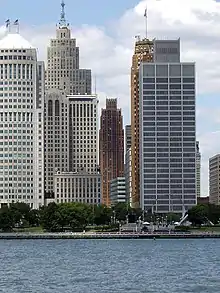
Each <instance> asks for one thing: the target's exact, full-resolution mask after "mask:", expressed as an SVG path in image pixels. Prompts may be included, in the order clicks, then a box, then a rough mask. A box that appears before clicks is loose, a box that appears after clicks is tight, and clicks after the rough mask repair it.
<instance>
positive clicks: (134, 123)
mask: <svg viewBox="0 0 220 293" xmlns="http://www.w3.org/2000/svg"><path fill="white" fill-rule="evenodd" d="M141 62H153V42H152V41H150V40H149V39H147V38H145V39H142V40H141V39H140V38H139V37H138V38H137V40H136V42H135V49H134V55H133V57H132V67H131V160H132V206H133V207H139V205H140V187H139V186H140V172H139V168H140V167H139V67H140V64H141Z"/></svg>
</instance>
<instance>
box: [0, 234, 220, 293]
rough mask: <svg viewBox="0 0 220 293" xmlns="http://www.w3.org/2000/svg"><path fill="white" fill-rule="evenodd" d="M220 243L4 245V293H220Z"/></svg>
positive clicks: (0, 285)
mask: <svg viewBox="0 0 220 293" xmlns="http://www.w3.org/2000/svg"><path fill="white" fill-rule="evenodd" d="M219 243H220V241H219V240H211V239H201V240H190V239H188V240H157V241H153V240H11V241H10V240H7V241H4V240H1V241H0V262H1V266H0V276H1V278H0V292H3V293H6V292H7V293H29V292H30V293H35V292H36V293H51V292H55V293H64V292H65V293H73V292H74V293H105V292H106V293H126V292H128V293H157V292H158V293H177V292H181V293H186V292H189V293H209V292H210V293H215V292H216V293H219V292H220V279H219V274H220V245H219Z"/></svg>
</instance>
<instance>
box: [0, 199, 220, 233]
mask: <svg viewBox="0 0 220 293" xmlns="http://www.w3.org/2000/svg"><path fill="white" fill-rule="evenodd" d="M180 217H181V215H177V214H174V213H169V214H166V215H159V214H152V213H150V211H149V212H143V211H142V210H141V209H132V208H131V207H130V206H128V205H127V204H125V203H119V204H117V205H116V206H114V207H111V208H109V207H107V206H104V205H89V204H84V203H61V204H56V203H50V204H49V205H48V206H43V207H41V208H40V209H39V210H32V209H30V207H29V205H27V204H25V203H13V204H11V205H9V206H3V207H2V208H1V209H0V232H2V233H16V235H17V234H19V233H20V234H24V233H25V234H26V233H28V234H30V235H36V234H37V235H47V234H48V233H64V232H67V233H69V234H68V235H70V236H71V235H72V234H71V233H73V232H83V234H82V233H81V234H82V235H84V236H85V235H88V233H90V234H92V233H96V234H98V233H102V234H103V233H105V232H106V233H110V232H111V233H113V234H114V235H115V234H116V233H118V232H119V231H121V229H120V228H121V227H122V226H123V225H124V224H127V223H134V224H135V223H139V224H140V223H141V222H142V223H143V222H149V223H152V224H153V225H156V226H158V227H159V226H160V227H163V228H166V227H168V226H169V225H171V226H172V229H168V228H167V229H166V230H170V231H169V233H168V234H167V233H162V234H163V235H165V236H166V237H170V234H172V235H173V233H175V235H176V234H178V235H179V234H180V233H182V235H183V233H185V234H193V235H196V234H199V235H201V234H218V233H219V235H220V225H219V220H220V206H215V205H211V204H208V205H201V204H200V205H197V206H195V207H193V208H192V209H191V210H189V211H188V220H189V221H190V222H191V223H192V225H191V226H189V227H188V226H176V227H174V225H173V223H174V222H178V221H179V220H180ZM208 222H212V223H213V225H212V226H207V225H208ZM139 224H137V225H139ZM144 231H145V232H147V231H146V230H144ZM133 232H134V231H133ZM139 232H141V233H140V234H141V235H145V236H146V235H147V234H148V235H149V231H148V233H143V232H142V230H139ZM154 232H155V233H156V231H154ZM2 233H0V236H1V235H2ZM152 233H153V232H152ZM81 234H80V235H81ZM122 234H125V233H120V235H122ZM130 234H132V235H134V234H135V233H130ZM64 235H67V234H65V233H64ZM92 235H93V234H92ZM117 235H118V234H117ZM157 235H158V233H157ZM175 235H174V236H175ZM90 236H91V235H90ZM90 236H89V237H90ZM68 237H69V236H68ZM80 237H81V236H80ZM117 237H118V236H117ZM141 237H143V236H141ZM175 237H176V236H175Z"/></svg>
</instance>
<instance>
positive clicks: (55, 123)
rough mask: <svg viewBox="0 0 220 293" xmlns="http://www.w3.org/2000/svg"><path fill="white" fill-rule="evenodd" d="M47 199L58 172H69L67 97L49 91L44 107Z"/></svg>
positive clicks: (57, 91)
mask: <svg viewBox="0 0 220 293" xmlns="http://www.w3.org/2000/svg"><path fill="white" fill-rule="evenodd" d="M44 148H45V153H44V158H45V163H44V172H45V178H44V179H45V184H44V186H45V197H46V196H49V194H48V193H50V195H51V193H52V192H53V191H54V184H53V177H54V174H55V172H56V171H58V170H59V171H60V172H64V171H69V104H68V100H67V99H66V96H65V95H64V94H63V93H62V92H61V91H60V90H56V89H49V90H47V92H46V95H45V106H44Z"/></svg>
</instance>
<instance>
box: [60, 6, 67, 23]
mask: <svg viewBox="0 0 220 293" xmlns="http://www.w3.org/2000/svg"><path fill="white" fill-rule="evenodd" d="M65 5H66V4H65V3H64V0H62V1H61V14H60V23H59V24H60V26H61V27H65V26H67V23H66V17H65Z"/></svg>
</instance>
